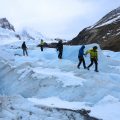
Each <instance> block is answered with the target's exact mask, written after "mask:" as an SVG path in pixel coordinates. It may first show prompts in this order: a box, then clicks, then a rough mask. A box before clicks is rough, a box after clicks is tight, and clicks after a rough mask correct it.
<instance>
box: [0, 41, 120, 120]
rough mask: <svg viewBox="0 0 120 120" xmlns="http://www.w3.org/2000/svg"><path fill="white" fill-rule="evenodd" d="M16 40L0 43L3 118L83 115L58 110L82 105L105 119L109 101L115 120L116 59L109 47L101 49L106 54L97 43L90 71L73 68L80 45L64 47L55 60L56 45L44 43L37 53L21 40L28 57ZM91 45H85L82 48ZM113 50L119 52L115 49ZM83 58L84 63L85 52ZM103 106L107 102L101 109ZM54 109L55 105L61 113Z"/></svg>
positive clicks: (119, 71)
mask: <svg viewBox="0 0 120 120" xmlns="http://www.w3.org/2000/svg"><path fill="white" fill-rule="evenodd" d="M21 43H22V41H17V42H15V41H13V42H12V43H11V44H9V45H8V44H6V45H1V46H0V53H1V54H0V71H1V72H0V94H1V95H3V97H1V101H2V106H3V107H2V110H1V111H2V112H1V118H2V119H5V120H11V119H17V117H18V118H19V119H21V117H22V119H23V120H28V119H31V120H33V119H34V120H39V117H40V116H42V118H41V119H45V120H54V119H55V120H59V119H62V120H69V119H71V120H72V119H74V118H75V119H76V120H79V119H81V120H84V118H82V116H81V115H80V114H77V113H75V112H73V111H72V112H70V111H69V110H67V111H64V110H62V109H70V110H80V109H82V108H85V109H90V110H91V115H92V116H94V117H97V118H101V119H104V120H109V118H110V117H109V112H108V109H109V108H113V106H114V109H113V110H114V114H111V116H112V118H111V120H119V119H117V118H120V116H119V114H118V110H119V108H120V107H119V105H120V102H119V100H120V94H119V92H120V86H119V83H120V69H119V68H120V61H119V59H117V60H116V59H113V58H114V57H113V58H112V55H114V54H115V53H114V52H113V53H110V52H109V51H108V53H107V51H106V52H104V54H105V55H106V56H105V55H103V52H102V51H101V50H100V48H99V50H98V51H99V71H100V72H99V73H96V72H94V67H92V68H91V70H90V71H88V70H84V69H83V67H82V66H81V68H80V69H77V67H76V66H77V63H78V58H77V55H78V50H79V47H80V46H64V53H63V59H62V60H58V58H57V51H56V49H52V48H45V49H44V51H43V52H41V51H40V49H39V48H37V47H36V46H35V44H36V43H35V42H34V41H33V40H31V41H26V44H27V46H28V54H29V56H28V57H26V56H22V50H21V48H19V47H18V46H21ZM94 45H96V44H91V45H87V46H86V49H85V50H88V49H90V48H92V47H93V46H94ZM109 53H110V54H111V55H110V57H108V54H109ZM116 54H118V55H119V52H118V53H116ZM116 56H117V55H116ZM85 59H86V63H87V65H88V64H89V62H90V60H89V56H87V57H85ZM4 95H5V96H9V97H4ZM18 95H19V96H18ZM14 96H15V97H14ZM20 96H22V97H20ZM109 96H112V97H109ZM23 97H24V98H23ZM27 98H29V99H27ZM106 99H107V100H106ZM116 99H117V100H116ZM111 100H112V104H111V103H110V101H111ZM3 101H6V102H3ZM101 101H102V102H101ZM57 102H59V104H57ZM113 103H114V104H113ZM103 105H104V106H106V109H105V110H104V108H103ZM54 108H59V109H60V110H61V112H58V111H57V110H56V109H54ZM115 108H116V109H115ZM103 111H105V114H104V115H103V114H102V112H103ZM110 112H112V109H111V111H110ZM31 114H32V115H31ZM116 114H117V118H116ZM66 116H67V117H66ZM70 116H71V117H70ZM61 117H62V118H61ZM114 118H115V119H114ZM90 120H92V119H90ZM93 120H95V119H93Z"/></svg>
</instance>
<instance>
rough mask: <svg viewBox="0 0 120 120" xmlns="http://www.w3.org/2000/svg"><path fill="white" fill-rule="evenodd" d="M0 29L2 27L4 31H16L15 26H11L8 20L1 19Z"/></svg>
mask: <svg viewBox="0 0 120 120" xmlns="http://www.w3.org/2000/svg"><path fill="white" fill-rule="evenodd" d="M0 27H2V28H4V29H9V30H12V31H15V29H14V26H13V25H11V24H10V23H9V21H8V20H7V19H6V18H1V19H0Z"/></svg>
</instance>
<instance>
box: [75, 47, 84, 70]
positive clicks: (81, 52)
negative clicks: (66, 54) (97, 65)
mask: <svg viewBox="0 0 120 120" xmlns="http://www.w3.org/2000/svg"><path fill="white" fill-rule="evenodd" d="M84 49H85V46H84V45H83V46H82V47H81V48H80V49H79V53H78V59H79V63H78V65H77V68H78V69H79V68H80V65H81V63H83V67H84V69H86V64H85V59H84V55H85V54H84Z"/></svg>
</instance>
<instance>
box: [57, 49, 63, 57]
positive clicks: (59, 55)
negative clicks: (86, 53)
mask: <svg viewBox="0 0 120 120" xmlns="http://www.w3.org/2000/svg"><path fill="white" fill-rule="evenodd" d="M62 53H63V51H59V54H58V58H59V59H62Z"/></svg>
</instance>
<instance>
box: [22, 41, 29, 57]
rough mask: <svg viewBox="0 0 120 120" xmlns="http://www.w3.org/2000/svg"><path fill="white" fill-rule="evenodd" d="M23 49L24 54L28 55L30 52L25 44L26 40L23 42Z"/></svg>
mask: <svg viewBox="0 0 120 120" xmlns="http://www.w3.org/2000/svg"><path fill="white" fill-rule="evenodd" d="M22 49H23V55H24V56H25V54H26V55H27V56H28V52H27V46H26V44H25V41H24V42H23V44H22Z"/></svg>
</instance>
